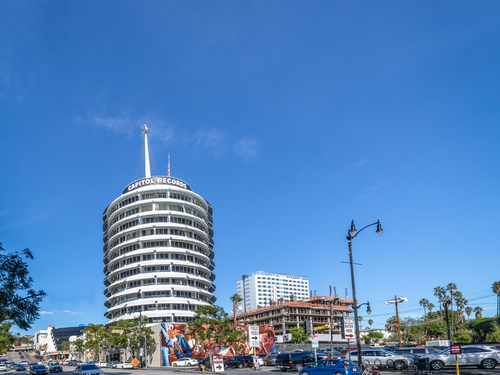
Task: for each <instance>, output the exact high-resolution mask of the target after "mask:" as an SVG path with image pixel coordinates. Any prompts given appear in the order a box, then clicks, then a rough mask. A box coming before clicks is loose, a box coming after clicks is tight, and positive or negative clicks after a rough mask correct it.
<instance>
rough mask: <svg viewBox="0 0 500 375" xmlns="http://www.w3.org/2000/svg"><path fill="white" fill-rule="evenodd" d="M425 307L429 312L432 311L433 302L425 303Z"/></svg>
mask: <svg viewBox="0 0 500 375" xmlns="http://www.w3.org/2000/svg"><path fill="white" fill-rule="evenodd" d="M427 308H428V309H429V314H430V313H431V312H432V309H433V308H434V304H433V303H429V304H428V305H427Z"/></svg>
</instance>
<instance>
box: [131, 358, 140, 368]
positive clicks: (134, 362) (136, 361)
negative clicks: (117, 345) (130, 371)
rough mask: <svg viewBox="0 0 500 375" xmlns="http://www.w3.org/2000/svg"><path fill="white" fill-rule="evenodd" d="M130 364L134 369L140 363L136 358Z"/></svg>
mask: <svg viewBox="0 0 500 375" xmlns="http://www.w3.org/2000/svg"><path fill="white" fill-rule="evenodd" d="M130 363H132V364H133V365H134V367H137V365H138V364H139V363H141V362H140V361H139V360H138V359H137V358H134V359H133V360H132V362H130Z"/></svg>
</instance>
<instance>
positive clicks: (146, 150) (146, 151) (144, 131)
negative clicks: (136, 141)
mask: <svg viewBox="0 0 500 375" xmlns="http://www.w3.org/2000/svg"><path fill="white" fill-rule="evenodd" d="M148 133H149V128H148V126H147V125H146V123H144V126H143V127H142V134H144V159H145V160H146V178H149V177H151V168H150V166H149V147H148Z"/></svg>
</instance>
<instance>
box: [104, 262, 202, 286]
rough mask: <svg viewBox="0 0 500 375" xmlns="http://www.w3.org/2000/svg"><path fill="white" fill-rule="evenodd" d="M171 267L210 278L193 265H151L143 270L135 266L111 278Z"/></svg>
mask: <svg viewBox="0 0 500 375" xmlns="http://www.w3.org/2000/svg"><path fill="white" fill-rule="evenodd" d="M170 268H171V269H172V272H182V273H189V274H192V275H198V276H200V277H203V278H205V279H208V277H209V275H208V274H206V273H204V272H203V271H201V270H199V269H197V268H193V267H184V266H171V267H170V266H165V265H164V266H151V267H142V271H141V269H140V268H133V269H130V270H127V271H123V272H120V273H119V275H118V276H117V275H115V276H113V278H112V279H111V280H110V282H111V283H114V282H115V281H117V280H120V279H123V278H126V277H130V276H134V275H138V274H140V273H151V272H169V271H170Z"/></svg>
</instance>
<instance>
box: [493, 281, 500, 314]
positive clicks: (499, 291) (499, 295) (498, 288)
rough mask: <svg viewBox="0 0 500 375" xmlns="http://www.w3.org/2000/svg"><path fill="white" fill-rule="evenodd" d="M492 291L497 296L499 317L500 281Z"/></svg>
mask: <svg viewBox="0 0 500 375" xmlns="http://www.w3.org/2000/svg"><path fill="white" fill-rule="evenodd" d="M491 289H492V290H493V293H495V294H496V295H497V315H500V281H495V282H494V283H493V285H492V286H491Z"/></svg>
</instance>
